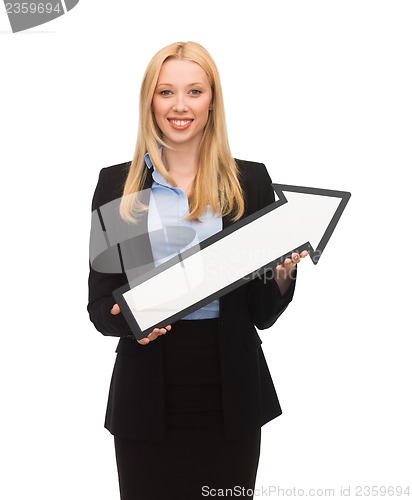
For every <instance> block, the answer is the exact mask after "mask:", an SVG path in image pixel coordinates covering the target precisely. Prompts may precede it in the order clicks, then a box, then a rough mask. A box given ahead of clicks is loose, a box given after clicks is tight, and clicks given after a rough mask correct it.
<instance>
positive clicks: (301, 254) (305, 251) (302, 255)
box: [300, 250, 309, 259]
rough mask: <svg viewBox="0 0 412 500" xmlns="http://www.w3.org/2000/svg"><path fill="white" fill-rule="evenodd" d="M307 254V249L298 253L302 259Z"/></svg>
mask: <svg viewBox="0 0 412 500" xmlns="http://www.w3.org/2000/svg"><path fill="white" fill-rule="evenodd" d="M308 255H309V252H308V251H307V250H303V252H301V253H300V257H301V258H302V259H304V258H305V257H307V256H308Z"/></svg>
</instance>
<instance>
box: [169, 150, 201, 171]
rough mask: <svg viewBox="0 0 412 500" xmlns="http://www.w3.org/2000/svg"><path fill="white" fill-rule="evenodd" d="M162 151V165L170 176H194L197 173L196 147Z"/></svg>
mask: <svg viewBox="0 0 412 500" xmlns="http://www.w3.org/2000/svg"><path fill="white" fill-rule="evenodd" d="M173 147H174V149H166V148H164V149H163V152H162V158H163V163H164V165H165V167H166V169H167V170H168V172H169V173H170V175H173V174H178V175H182V176H194V175H196V172H197V168H198V165H197V150H198V148H197V145H185V146H184V147H176V146H175V145H174V146H173Z"/></svg>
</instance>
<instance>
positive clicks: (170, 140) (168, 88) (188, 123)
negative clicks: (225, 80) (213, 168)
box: [153, 59, 212, 147]
mask: <svg viewBox="0 0 412 500" xmlns="http://www.w3.org/2000/svg"><path fill="white" fill-rule="evenodd" d="M211 105H212V89H211V87H210V83H209V80H208V78H207V75H206V72H205V71H204V69H203V68H202V67H201V66H199V64H197V63H195V62H192V61H186V60H183V59H168V60H167V61H165V62H164V63H163V65H162V68H161V70H160V74H159V79H158V81H157V86H156V89H155V93H154V96H153V113H154V117H155V120H156V123H157V125H158V126H159V128H160V130H161V131H162V133H163V140H164V141H165V142H166V144H168V145H170V146H174V147H176V146H182V145H184V146H195V147H198V146H199V144H200V141H201V139H202V135H203V131H204V128H205V126H206V123H207V120H208V117H209V110H210V109H211Z"/></svg>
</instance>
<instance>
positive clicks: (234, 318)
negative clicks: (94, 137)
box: [87, 160, 295, 441]
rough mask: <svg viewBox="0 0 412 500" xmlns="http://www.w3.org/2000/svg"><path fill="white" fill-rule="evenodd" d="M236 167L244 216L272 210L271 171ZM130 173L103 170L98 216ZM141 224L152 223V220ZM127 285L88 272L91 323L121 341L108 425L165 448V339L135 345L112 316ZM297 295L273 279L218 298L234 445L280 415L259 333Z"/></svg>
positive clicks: (120, 277) (118, 277) (122, 278)
mask: <svg viewBox="0 0 412 500" xmlns="http://www.w3.org/2000/svg"><path fill="white" fill-rule="evenodd" d="M236 162H237V165H238V167H239V171H240V182H241V186H242V188H243V191H244V199H245V213H244V216H247V215H249V214H252V213H254V212H256V211H257V210H259V209H261V208H263V207H265V206H267V205H269V204H271V203H273V202H274V193H273V189H272V186H271V179H270V177H269V174H268V172H267V170H266V167H265V166H264V165H263V164H262V163H254V162H247V161H242V160H236ZM129 166H130V162H126V163H122V164H119V165H114V166H111V167H107V168H103V169H102V170H101V171H100V175H99V180H98V184H97V187H96V190H95V193H94V196H93V201H92V210H95V209H97V208H98V207H100V206H102V205H104V204H106V203H108V202H110V201H112V200H115V199H117V198H120V197H121V195H122V191H123V185H124V181H125V179H126V176H127V172H128V168H129ZM151 183H152V176H151V175H150V174H149V175H148V177H147V179H146V184H145V186H144V187H145V188H149V187H150V186H151ZM142 222H143V223H145V224H147V215H146V218H145V219H143V221H142ZM231 223H232V222H231V221H230V220H229V217H223V228H226V227H228V226H229V225H230V224H231ZM147 245H148V246H150V242H149V239H148V237H147ZM149 252H150V254H151V251H150V250H149ZM126 283H127V277H126V275H125V274H124V273H118V274H105V273H101V272H97V271H95V270H94V269H93V268H92V267H91V266H90V274H89V301H88V306H87V310H88V312H89V316H90V320H91V321H92V323H93V324H94V326H95V327H96V329H97V330H98V331H99V332H101V333H102V334H103V335H109V336H115V337H120V340H119V343H118V345H117V348H116V353H117V356H116V361H115V365H114V369H113V375H112V379H111V383H110V390H109V397H108V403H107V410H106V418H105V423H104V426H105V427H106V428H107V429H108V430H109V431H110V432H111V433H112V434H114V435H116V436H119V437H126V438H136V439H143V440H147V441H161V440H163V439H164V437H165V418H164V417H165V415H164V387H163V372H162V337H161V336H160V337H158V338H157V339H156V340H155V341H153V342H150V343H149V344H147V345H141V344H139V343H138V342H137V341H136V340H135V339H134V338H133V335H132V333H131V330H130V328H129V326H128V324H127V322H126V320H125V319H124V317H123V315H122V314H121V313H120V314H118V315H112V314H111V313H110V310H111V308H112V307H113V304H114V303H115V300H114V298H113V296H112V291H113V290H115V289H116V288H119V287H121V286H122V285H124V284H126ZM294 289H295V280H293V281H292V284H291V286H290V287H289V290H288V291H287V292H286V293H285V294H284V295H283V296H282V295H281V294H280V291H279V288H278V286H277V284H276V282H275V280H274V279H273V278H271V277H269V278H267V279H263V276H262V277H258V278H255V279H253V280H249V281H246V282H245V284H243V285H241V286H240V287H238V288H236V289H235V290H232V291H231V292H229V293H227V294H226V295H224V296H222V297H221V298H220V314H219V327H218V328H219V339H220V340H219V346H220V364H221V366H220V368H221V383H222V402H223V416H224V432H225V437H226V438H228V439H232V438H236V437H238V436H241V435H243V434H245V433H246V432H248V431H250V430H253V429H256V428H257V427H259V426H262V425H263V424H265V423H266V422H268V421H269V420H272V419H273V418H275V417H277V416H278V415H280V414H281V413H282V410H281V408H280V405H279V401H278V398H277V395H276V391H275V387H274V385H273V382H272V378H271V376H270V372H269V369H268V366H267V363H266V360H265V357H264V354H263V351H262V348H261V345H260V344H261V343H262V341H261V339H260V337H259V335H258V333H257V331H256V328H255V327H257V328H258V329H261V330H262V329H266V328H269V327H270V326H272V325H273V324H274V323H275V321H276V320H277V318H278V317H279V316H280V315H281V314H282V312H283V311H284V310H285V309H286V307H287V305H288V304H289V302H290V301H291V300H292V297H293V293H294ZM166 335H167V334H166Z"/></svg>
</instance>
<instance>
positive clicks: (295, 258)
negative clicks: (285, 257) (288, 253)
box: [291, 253, 300, 264]
mask: <svg viewBox="0 0 412 500" xmlns="http://www.w3.org/2000/svg"><path fill="white" fill-rule="evenodd" d="M291 260H292V262H293V264H297V263H298V262H299V261H300V254H299V253H293V254H292V258H291Z"/></svg>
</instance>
